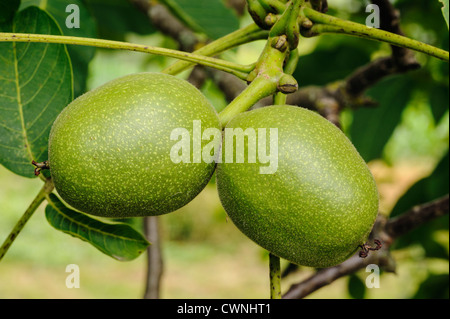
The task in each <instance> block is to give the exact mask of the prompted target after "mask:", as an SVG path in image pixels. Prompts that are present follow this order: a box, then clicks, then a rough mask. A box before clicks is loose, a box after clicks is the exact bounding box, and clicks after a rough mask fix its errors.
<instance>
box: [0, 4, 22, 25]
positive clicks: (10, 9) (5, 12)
mask: <svg viewBox="0 0 450 319" xmlns="http://www.w3.org/2000/svg"><path fill="white" fill-rule="evenodd" d="M19 5H20V0H9V1H2V2H0V24H1V23H7V22H9V21H11V19H12V18H13V17H14V13H16V11H17V9H18V8H19Z"/></svg>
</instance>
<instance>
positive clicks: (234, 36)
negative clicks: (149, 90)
mask: <svg viewBox="0 0 450 319" xmlns="http://www.w3.org/2000/svg"><path fill="white" fill-rule="evenodd" d="M268 34H269V33H268V31H265V30H261V29H260V28H259V27H258V26H257V25H256V24H254V23H252V24H250V25H248V26H246V27H244V28H241V29H239V30H236V31H234V32H232V33H230V34H228V35H226V36H224V37H222V38H219V39H217V40H214V41H212V42H211V43H208V44H207V45H205V46H204V47H202V48H200V49H198V50H196V51H194V52H193V53H194V54H198V55H202V56H214V55H216V54H219V53H222V52H224V51H226V50H229V49H232V48H234V47H237V46H239V45H241V44H245V43H249V42H252V41H255V40H262V39H266V38H267V36H268ZM193 64H194V63H192V62H189V61H177V62H175V63H174V64H172V65H171V66H169V67H167V68H165V69H164V70H163V71H162V72H163V73H167V74H172V75H175V74H178V73H180V72H182V71H184V70H185V69H187V68H189V67H190V66H192V65H193Z"/></svg>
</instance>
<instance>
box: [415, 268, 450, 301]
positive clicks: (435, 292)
mask: <svg viewBox="0 0 450 319" xmlns="http://www.w3.org/2000/svg"><path fill="white" fill-rule="evenodd" d="M448 279H449V278H448V274H442V275H429V276H428V277H427V279H425V281H424V282H422V283H421V284H420V287H419V289H418V290H417V292H416V294H415V295H414V297H413V298H414V299H448V297H449V285H448V283H449V281H448Z"/></svg>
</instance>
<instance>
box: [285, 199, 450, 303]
mask: <svg viewBox="0 0 450 319" xmlns="http://www.w3.org/2000/svg"><path fill="white" fill-rule="evenodd" d="M448 213H449V197H448V195H446V196H444V197H442V198H439V199H437V200H434V201H432V202H429V203H426V204H423V205H419V206H416V207H413V208H412V209H410V210H409V211H407V212H405V213H404V214H402V215H400V216H399V217H396V218H392V219H389V220H387V219H386V218H385V217H383V216H381V215H380V216H379V217H378V219H377V221H376V223H375V225H374V228H373V230H372V233H371V235H370V238H369V240H373V239H375V238H376V239H379V240H380V241H381V242H382V243H383V246H382V247H381V249H380V250H378V251H373V252H371V253H370V254H369V256H368V257H367V258H360V257H359V255H358V254H355V255H353V256H352V257H350V258H349V259H347V260H346V261H344V262H343V263H341V264H339V265H337V266H334V267H331V268H325V269H321V270H318V271H317V272H316V273H315V274H313V275H312V276H310V277H309V278H307V279H306V280H304V281H302V282H300V283H298V284H294V285H292V286H291V287H290V288H289V290H288V291H287V292H286V293H285V294H284V295H283V298H285V299H299V298H304V297H306V296H308V295H309V294H311V293H313V292H314V291H316V290H318V289H320V288H321V287H324V286H326V285H329V284H330V283H332V282H333V281H335V280H336V279H339V278H341V277H344V276H347V275H349V274H352V273H354V272H356V271H358V270H359V269H362V268H365V267H366V266H367V265H369V264H376V265H378V266H380V267H382V268H383V269H384V270H385V271H389V272H395V261H394V260H393V259H392V257H391V255H390V253H389V248H390V246H391V245H392V243H393V242H394V240H395V239H396V238H398V237H400V236H401V235H403V234H405V233H407V232H409V231H411V230H413V229H414V228H416V227H419V226H421V225H423V224H424V223H426V222H428V221H430V220H432V219H435V218H438V217H441V216H443V215H445V214H448Z"/></svg>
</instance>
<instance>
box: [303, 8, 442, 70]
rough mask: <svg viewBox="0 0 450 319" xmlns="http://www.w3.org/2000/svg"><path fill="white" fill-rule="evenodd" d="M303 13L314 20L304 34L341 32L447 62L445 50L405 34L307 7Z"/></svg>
mask: <svg viewBox="0 0 450 319" xmlns="http://www.w3.org/2000/svg"><path fill="white" fill-rule="evenodd" d="M303 14H304V15H305V16H306V17H307V18H309V19H311V20H312V21H313V22H315V24H314V26H313V27H312V28H311V29H309V30H307V31H305V32H303V33H302V34H303V35H304V36H314V35H318V34H322V33H342V34H347V35H351V36H356V37H360V38H365V39H371V40H376V41H381V42H386V43H389V44H391V45H395V46H398V47H403V48H407V49H411V50H414V51H418V52H422V53H425V54H428V55H430V56H433V57H435V58H438V59H441V60H444V61H447V62H448V61H449V53H448V52H447V51H445V50H442V49H439V48H436V47H433V46H431V45H429V44H426V43H423V42H420V41H417V40H413V39H410V38H408V37H405V36H401V35H398V34H395V33H391V32H387V31H384V30H380V29H376V28H370V27H368V26H366V25H363V24H359V23H355V22H351V21H347V20H342V19H339V18H336V17H332V16H330V15H327V14H324V13H320V12H318V11H316V10H313V9H311V8H307V7H305V8H303Z"/></svg>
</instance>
